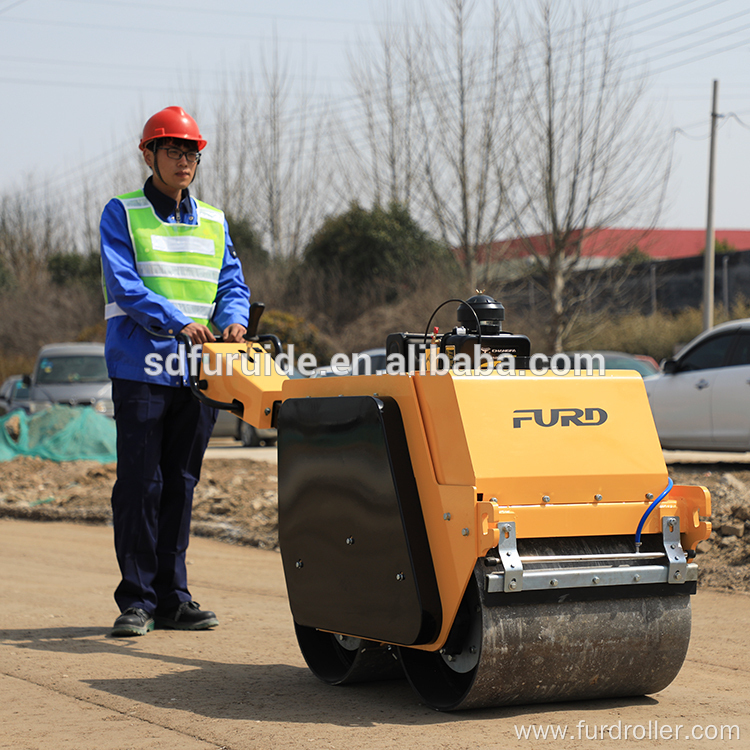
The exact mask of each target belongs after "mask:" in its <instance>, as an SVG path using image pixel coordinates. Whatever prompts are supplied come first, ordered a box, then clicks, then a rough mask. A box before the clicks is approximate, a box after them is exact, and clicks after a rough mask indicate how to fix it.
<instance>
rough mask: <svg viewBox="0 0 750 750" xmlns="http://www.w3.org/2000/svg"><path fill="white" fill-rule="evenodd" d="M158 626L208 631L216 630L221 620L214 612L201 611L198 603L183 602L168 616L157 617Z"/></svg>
mask: <svg viewBox="0 0 750 750" xmlns="http://www.w3.org/2000/svg"><path fill="white" fill-rule="evenodd" d="M154 617H155V620H156V625H157V627H160V628H172V629H173V630H208V628H215V627H216V626H217V625H218V624H219V620H218V618H217V617H216V615H215V614H214V613H213V612H203V611H201V608H200V604H198V602H183V603H182V604H180V606H179V607H177V609H175V610H174V611H173V612H170V613H169V614H168V615H158V614H157V615H155V616H154Z"/></svg>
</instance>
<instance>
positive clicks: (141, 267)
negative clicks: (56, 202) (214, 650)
mask: <svg viewBox="0 0 750 750" xmlns="http://www.w3.org/2000/svg"><path fill="white" fill-rule="evenodd" d="M205 145H206V141H205V139H204V138H203V137H202V136H201V134H200V131H199V129H198V125H197V124H196V122H195V120H193V118H192V117H190V115H188V114H187V113H186V112H185V111H184V110H183V109H182V108H180V107H167V108H166V109H164V110H162V111H160V112H157V113H156V114H155V115H154V116H153V117H151V118H150V119H149V120H148V122H147V123H146V125H145V126H144V129H143V137H142V139H141V142H140V148H141V151H142V152H143V157H144V160H145V162H146V164H147V165H148V166H149V167H150V168H151V170H152V172H153V174H152V176H151V177H149V178H148V180H147V181H146V184H145V185H144V186H143V189H142V190H138V191H135V192H133V193H128V194H125V195H121V196H118V197H117V198H114V199H113V200H111V201H110V202H109V203H108V204H107V206H106V207H105V209H104V212H103V214H102V219H101V224H100V233H101V253H102V268H103V274H104V295H105V317H106V318H107V336H106V345H105V355H106V359H107V367H108V369H109V375H110V377H111V378H112V394H113V400H114V403H115V421H116V424H117V481H116V482H115V486H114V488H113V491H112V513H113V522H114V531H115V552H116V554H117V561H118V564H119V566H120V573H121V575H122V580H121V581H120V584H119V586H118V587H117V589H116V591H115V601H116V602H117V605H118V606H119V608H120V612H121V614H120V616H119V617H118V618H117V619H116V620H115V624H114V628H113V630H112V635H114V636H130V635H145V634H146V633H148V632H149V631H150V630H153V628H154V626H155V625H156V626H158V627H167V628H175V629H181V630H205V629H208V628H212V627H215V626H216V625H218V619H217V617H216V615H215V614H214V613H213V612H209V611H205V610H201V609H200V606H199V605H198V604H197V603H196V602H193V600H192V597H191V595H190V592H189V590H188V587H187V570H186V567H185V553H186V551H187V546H188V538H189V533H190V517H191V512H192V500H193V490H194V488H195V485H196V484H197V482H198V479H199V477H200V468H201V463H202V461H203V454H204V452H205V450H206V446H207V444H208V439H209V437H210V435H211V431H212V429H213V425H214V422H215V420H216V412H215V410H213V409H210V408H208V407H206V406H205V405H204V404H202V403H200V402H199V401H197V400H196V399H195V398H194V397H193V396H192V393H191V391H190V389H189V387H188V386H187V381H186V374H187V373H186V372H185V371H183V372H178V373H177V374H175V368H174V367H167V368H155V367H153V362H154V361H157V362H168V361H173V360H174V359H175V358H174V357H172V360H167V357H168V356H169V355H170V354H174V353H176V352H178V344H177V341H176V340H175V338H174V337H175V335H176V334H178V333H184V334H187V336H189V337H190V339H191V341H192V342H193V344H202V343H204V342H206V341H214V340H215V339H214V335H213V333H212V331H211V329H210V327H209V324H210V323H211V324H213V325H214V326H215V327H216V329H217V330H219V331H221V333H222V337H223V339H224V340H226V341H237V342H239V341H242V338H243V336H244V334H245V333H246V326H247V316H248V306H249V298H250V292H249V290H248V288H247V286H246V285H245V281H244V278H243V275H242V268H241V266H240V262H239V260H238V258H237V256H236V253H235V252H234V248H233V247H232V241H231V239H230V237H229V232H228V230H227V225H226V221H225V219H224V215H223V213H222V212H221V211H220V210H219V209H216V208H214V207H212V206H209V205H207V204H205V203H202V202H201V201H198V200H196V199H195V198H194V197H193V196H192V195H190V192H189V189H188V188H189V185H190V184H191V183H192V181H193V179H194V178H195V173H196V170H197V168H198V163H199V161H200V156H201V153H200V152H201V150H202V149H203V148H204V147H205ZM149 355H151V357H150V358H149V361H148V362H147V359H146V358H147V357H149ZM154 355H158V356H157V357H154ZM149 362H150V363H151V366H149ZM177 369H180V368H177ZM155 372H156V374H154V373H155Z"/></svg>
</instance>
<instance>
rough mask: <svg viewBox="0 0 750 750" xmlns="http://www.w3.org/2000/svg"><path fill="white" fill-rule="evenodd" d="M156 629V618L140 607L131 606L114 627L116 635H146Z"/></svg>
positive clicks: (116, 621) (113, 631)
mask: <svg viewBox="0 0 750 750" xmlns="http://www.w3.org/2000/svg"><path fill="white" fill-rule="evenodd" d="M153 629H154V618H153V617H151V615H150V614H149V613H148V612H145V611H144V610H142V609H138V607H129V608H128V609H126V610H125V611H124V612H123V613H122V614H121V615H120V616H119V617H118V618H117V619H116V620H115V624H114V627H113V628H112V635H113V636H115V637H119V636H125V635H146V633H148V631H149V630H153Z"/></svg>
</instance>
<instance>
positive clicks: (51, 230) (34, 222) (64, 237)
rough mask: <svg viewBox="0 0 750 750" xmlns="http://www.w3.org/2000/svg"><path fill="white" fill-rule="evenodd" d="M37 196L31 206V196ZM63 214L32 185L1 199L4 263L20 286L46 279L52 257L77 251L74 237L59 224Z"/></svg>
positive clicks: (0, 239)
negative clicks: (59, 253) (60, 253)
mask: <svg viewBox="0 0 750 750" xmlns="http://www.w3.org/2000/svg"><path fill="white" fill-rule="evenodd" d="M34 194H36V196H37V197H36V200H35V201H34V205H33V206H31V205H30V204H29V201H28V195H34ZM61 210H62V209H61V208H60V207H54V206H53V205H52V201H51V198H50V196H49V195H48V194H46V193H45V191H43V190H41V191H38V192H37V190H36V188H35V187H34V185H33V184H31V183H29V184H27V185H26V187H25V188H24V189H23V190H21V191H18V192H16V193H14V194H13V195H4V196H0V263H2V266H3V270H4V273H5V274H7V275H8V276H9V277H10V279H11V280H13V281H14V282H16V283H17V284H20V285H28V284H32V283H36V282H39V281H42V280H44V279H46V277H47V260H48V259H49V257H50V255H52V254H53V253H58V252H69V251H71V250H73V249H74V247H73V246H74V242H73V239H72V237H71V235H70V233H69V232H68V230H67V228H66V227H65V226H64V224H63V222H61V221H60V220H59V216H60V212H61Z"/></svg>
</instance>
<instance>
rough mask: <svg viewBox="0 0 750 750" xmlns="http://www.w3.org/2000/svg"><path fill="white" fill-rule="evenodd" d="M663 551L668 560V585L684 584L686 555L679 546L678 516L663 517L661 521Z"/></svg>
mask: <svg viewBox="0 0 750 750" xmlns="http://www.w3.org/2000/svg"><path fill="white" fill-rule="evenodd" d="M661 530H662V536H663V539H664V551H665V552H666V553H667V560H669V576H668V578H667V581H668V582H669V583H684V582H685V580H686V578H687V555H686V554H685V550H683V549H682V544H680V519H679V517H678V516H665V517H664V518H662V519H661Z"/></svg>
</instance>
